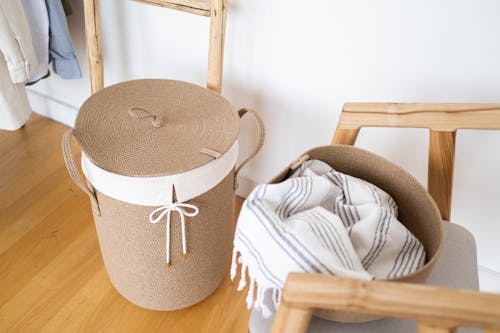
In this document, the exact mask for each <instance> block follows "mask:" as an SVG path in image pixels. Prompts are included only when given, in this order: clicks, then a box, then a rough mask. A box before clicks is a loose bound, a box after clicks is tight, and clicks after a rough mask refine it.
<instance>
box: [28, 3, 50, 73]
mask: <svg viewBox="0 0 500 333" xmlns="http://www.w3.org/2000/svg"><path fill="white" fill-rule="evenodd" d="M21 2H22V4H23V7H24V13H25V15H26V18H27V20H28V23H29V27H30V32H31V39H32V40H33V47H34V49H35V54H36V59H37V62H38V63H37V64H36V65H34V66H30V78H29V80H28V81H29V82H36V81H38V80H40V79H42V78H43V77H45V76H46V75H47V74H48V72H49V16H48V14H47V6H46V5H45V0H21Z"/></svg>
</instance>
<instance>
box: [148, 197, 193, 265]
mask: <svg viewBox="0 0 500 333" xmlns="http://www.w3.org/2000/svg"><path fill="white" fill-rule="evenodd" d="M186 209H191V211H188V210H186ZM172 212H177V213H179V216H180V217H181V233H182V259H183V260H185V259H186V257H187V249H186V216H187V217H193V216H196V215H198V212H199V209H198V207H196V206H195V205H191V204H187V203H182V202H174V203H173V204H169V205H165V206H161V207H158V208H156V209H155V210H154V211H152V212H151V214H149V222H150V223H152V224H156V223H158V222H159V221H160V220H161V219H162V218H163V217H164V216H165V215H167V225H166V246H165V249H166V261H167V263H166V265H167V267H170V216H171V214H172Z"/></svg>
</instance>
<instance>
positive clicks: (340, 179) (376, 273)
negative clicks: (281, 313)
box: [231, 160, 425, 317]
mask: <svg viewBox="0 0 500 333" xmlns="http://www.w3.org/2000/svg"><path fill="white" fill-rule="evenodd" d="M397 216H398V212H397V206H396V203H395V201H394V200H393V199H392V197H391V196H390V195H388V194H387V193H386V192H384V191H382V190H381V189H379V188H378V187H376V186H375V185H373V184H370V183H368V182H366V181H364V180H362V179H359V178H355V177H351V176H349V175H346V174H343V173H340V172H337V171H335V170H333V169H332V168H331V167H330V166H329V165H327V164H326V163H324V162H321V161H318V160H309V161H306V162H304V163H303V164H302V165H301V166H300V168H298V169H297V170H295V172H294V173H293V174H292V175H291V176H290V177H289V178H288V179H286V180H285V181H283V182H281V183H278V184H264V185H260V186H257V187H256V188H255V189H254V190H253V192H252V193H251V194H250V196H249V197H248V198H247V199H246V200H245V202H244V204H243V206H242V208H241V212H240V216H239V218H238V224H237V227H236V234H235V239H234V251H233V262H232V266H231V278H232V279H233V280H234V279H235V277H236V275H237V269H238V265H240V266H241V274H240V276H241V278H240V282H239V286H238V290H243V289H244V288H245V286H246V284H247V277H246V273H248V277H249V279H250V281H249V283H250V286H249V290H248V294H247V298H246V301H247V306H248V308H251V307H254V308H255V309H257V310H260V311H261V312H262V314H263V315H264V316H265V317H268V316H269V315H271V314H272V313H273V312H274V311H275V310H276V309H277V307H278V304H279V301H280V298H281V289H282V288H283V286H284V283H285V280H286V277H287V274H288V273H289V272H315V273H324V274H331V275H337V276H343V277H352V278H358V279H387V278H394V277H398V276H402V275H406V274H409V273H412V272H414V271H416V270H417V269H418V268H419V267H421V266H422V265H423V264H424V262H425V251H424V248H423V246H422V244H421V243H420V242H419V241H418V239H417V238H416V237H415V236H414V235H413V234H412V233H410V232H409V231H408V230H407V229H406V227H405V226H404V225H403V224H402V223H401V222H399V221H398V219H397ZM255 295H256V296H255Z"/></svg>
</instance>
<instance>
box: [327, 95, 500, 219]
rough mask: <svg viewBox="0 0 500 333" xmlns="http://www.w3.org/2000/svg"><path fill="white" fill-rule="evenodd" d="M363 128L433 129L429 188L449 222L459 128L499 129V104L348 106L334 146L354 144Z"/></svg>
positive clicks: (356, 104)
mask: <svg viewBox="0 0 500 333" xmlns="http://www.w3.org/2000/svg"><path fill="white" fill-rule="evenodd" d="M362 127H417V128H418V127H421V128H428V129H429V130H430V132H429V135H430V142H429V166H428V168H429V173H428V180H427V188H428V190H429V193H430V194H431V195H432V197H433V198H434V201H436V204H437V205H438V207H439V210H440V212H441V216H442V218H443V219H444V220H447V221H449V220H450V213H451V192H452V184H453V164H454V160H455V136H456V132H457V130H458V129H492V130H498V129H500V104H418V103H345V104H344V108H343V109H342V113H341V115H340V119H339V123H338V125H337V130H336V131H335V134H334V136H333V140H332V143H336V144H346V145H353V144H354V143H355V142H356V138H357V136H358V133H359V130H360V129H361V128H362Z"/></svg>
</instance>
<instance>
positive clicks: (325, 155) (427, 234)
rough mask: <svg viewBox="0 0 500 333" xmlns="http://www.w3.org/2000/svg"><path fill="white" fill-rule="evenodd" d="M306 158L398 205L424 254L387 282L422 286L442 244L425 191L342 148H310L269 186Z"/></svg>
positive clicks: (358, 318) (331, 314) (356, 317)
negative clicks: (385, 195) (406, 272)
mask: <svg viewBox="0 0 500 333" xmlns="http://www.w3.org/2000/svg"><path fill="white" fill-rule="evenodd" d="M308 159H317V160H320V161H323V162H325V163H327V164H329V165H330V166H331V167H332V168H334V169H335V170H337V171H339V172H342V173H345V174H348V175H351V176H354V177H357V178H361V179H363V180H365V181H367V182H370V183H372V184H374V185H376V186H378V187H379V188H381V189H382V190H384V191H385V192H387V193H388V194H390V195H391V196H392V197H393V199H394V200H395V201H396V203H397V205H398V212H399V215H398V220H399V221H400V222H401V223H403V224H404V225H405V226H406V228H408V230H409V231H410V232H411V233H413V234H414V235H415V236H416V238H418V240H419V241H420V242H421V243H422V245H423V246H424V249H425V252H426V261H425V265H424V266H422V267H421V268H420V269H418V270H417V271H415V272H413V273H412V274H409V275H405V276H401V277H398V278H393V279H389V280H388V281H399V282H409V283H424V282H425V281H426V280H427V278H428V277H429V275H430V273H431V271H432V268H433V267H434V264H435V262H436V260H437V258H438V256H439V253H440V251H441V247H442V244H443V231H442V222H441V215H440V213H439V209H438V207H437V206H436V204H435V202H434V200H433V199H432V197H431V196H430V195H429V193H428V192H427V190H426V189H425V188H424V187H423V186H422V185H421V184H420V183H419V181H418V180H417V179H415V178H414V177H413V176H412V175H410V174H409V173H408V172H406V171H405V170H404V169H402V168H400V167H399V166H397V165H395V164H394V163H392V162H390V161H388V160H386V159H384V158H382V157H380V156H378V155H376V154H373V153H370V152H368V151H366V150H363V149H360V148H356V147H353V146H346V145H329V146H322V147H317V148H313V149H311V150H309V151H307V152H305V153H304V154H302V155H301V156H300V157H299V158H297V159H296V160H295V161H294V162H292V163H291V164H290V165H289V167H287V168H286V169H285V170H283V171H282V172H280V173H279V174H278V175H277V176H275V177H274V178H273V179H272V180H271V181H270V183H271V184H273V183H278V182H281V181H283V180H284V179H286V178H287V177H288V175H289V174H290V173H291V171H293V170H295V169H297V168H298V167H299V166H300V164H302V163H303V162H304V161H307V160H308ZM314 315H315V316H318V317H321V318H324V319H328V320H333V321H340V322H365V321H371V320H375V319H380V317H374V316H371V315H364V314H356V313H343V312H335V311H330V310H316V311H315V312H314Z"/></svg>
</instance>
